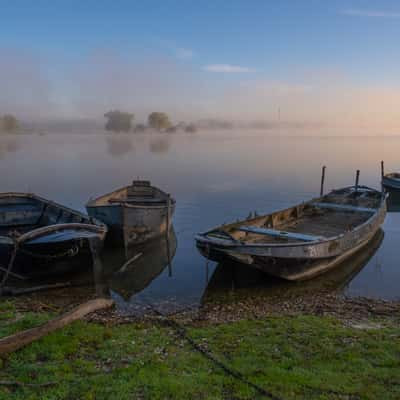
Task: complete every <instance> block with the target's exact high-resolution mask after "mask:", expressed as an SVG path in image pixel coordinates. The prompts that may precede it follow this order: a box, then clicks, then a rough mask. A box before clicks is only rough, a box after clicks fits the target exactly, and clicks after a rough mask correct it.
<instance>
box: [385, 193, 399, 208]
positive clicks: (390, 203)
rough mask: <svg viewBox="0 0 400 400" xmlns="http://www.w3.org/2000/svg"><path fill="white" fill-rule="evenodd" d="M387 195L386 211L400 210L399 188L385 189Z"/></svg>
mask: <svg viewBox="0 0 400 400" xmlns="http://www.w3.org/2000/svg"><path fill="white" fill-rule="evenodd" d="M387 193H389V197H388V198H387V200H386V205H387V211H388V212H400V190H387Z"/></svg>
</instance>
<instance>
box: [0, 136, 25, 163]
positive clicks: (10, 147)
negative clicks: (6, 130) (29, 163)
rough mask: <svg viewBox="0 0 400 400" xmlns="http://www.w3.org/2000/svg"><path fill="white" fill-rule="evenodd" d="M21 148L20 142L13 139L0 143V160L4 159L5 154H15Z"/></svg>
mask: <svg viewBox="0 0 400 400" xmlns="http://www.w3.org/2000/svg"><path fill="white" fill-rule="evenodd" d="M20 148H21V144H20V142H19V141H18V140H17V139H15V138H11V139H10V138H8V139H6V140H4V141H2V142H0V159H2V158H4V157H5V156H6V154H7V153H15V152H17V151H18V150H19V149H20Z"/></svg>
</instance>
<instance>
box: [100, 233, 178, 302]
mask: <svg viewBox="0 0 400 400" xmlns="http://www.w3.org/2000/svg"><path fill="white" fill-rule="evenodd" d="M176 247H177V239H176V235H175V231H174V229H173V227H172V228H171V231H170V234H169V239H168V240H167V239H166V237H165V236H163V237H160V238H158V239H155V240H152V241H150V242H147V243H144V244H142V245H137V246H133V247H130V248H128V249H127V250H126V251H125V250H124V249H109V250H107V249H105V250H104V252H103V256H102V264H103V266H102V270H101V271H98V273H97V274H96V272H95V281H96V286H97V292H103V293H104V292H110V291H111V294H112V296H113V297H114V298H115V300H116V302H117V305H121V306H124V304H123V303H128V302H129V301H130V300H131V299H132V297H133V296H134V295H135V294H137V293H139V292H141V291H143V290H144V289H145V288H146V287H148V286H149V285H150V284H151V282H152V281H153V280H154V279H155V278H157V277H158V276H159V275H160V274H161V273H162V272H163V271H164V269H165V268H167V267H168V268H170V270H169V273H170V274H171V273H172V270H171V268H172V266H171V263H172V259H173V257H174V256H175V253H176Z"/></svg>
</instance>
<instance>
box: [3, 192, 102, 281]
mask: <svg viewBox="0 0 400 400" xmlns="http://www.w3.org/2000/svg"><path fill="white" fill-rule="evenodd" d="M106 233H107V227H106V226H105V225H104V224H103V223H102V222H100V221H98V220H96V219H94V218H90V217H89V216H87V215H84V214H82V213H80V212H78V211H74V210H71V209H69V208H67V207H64V206H62V205H60V204H57V203H55V202H53V201H50V200H46V199H44V198H42V197H39V196H36V195H34V194H30V193H1V194H0V282H3V280H4V281H5V280H6V278H7V277H9V276H13V277H22V278H26V277H31V276H37V275H42V274H47V273H52V272H54V271H55V267H54V266H55V263H56V262H58V261H62V260H70V259H71V258H75V257H76V256H78V255H81V254H82V252H84V251H85V252H86V253H88V252H87V251H86V250H89V255H90V251H91V250H93V251H95V252H98V251H100V249H101V246H102V243H103V241H104V239H105V236H106Z"/></svg>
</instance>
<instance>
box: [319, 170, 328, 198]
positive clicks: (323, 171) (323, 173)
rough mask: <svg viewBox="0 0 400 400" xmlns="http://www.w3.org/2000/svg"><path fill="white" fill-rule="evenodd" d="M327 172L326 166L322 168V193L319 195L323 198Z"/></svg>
mask: <svg viewBox="0 0 400 400" xmlns="http://www.w3.org/2000/svg"><path fill="white" fill-rule="evenodd" d="M325 170H326V166H325V165H324V166H323V167H322V175H321V190H320V192H319V195H320V196H321V197H322V196H323V195H324V183H325Z"/></svg>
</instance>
